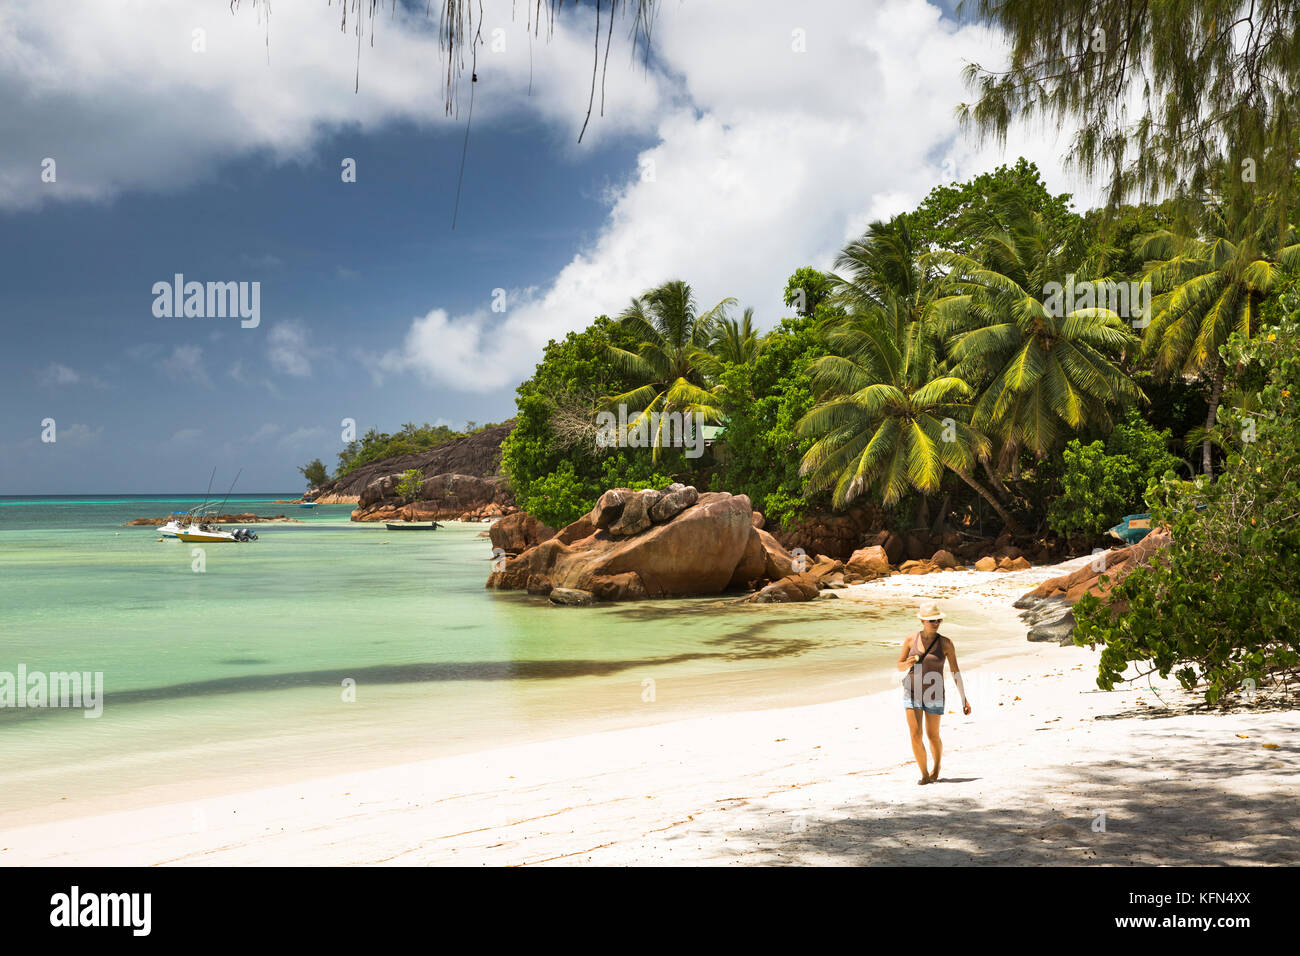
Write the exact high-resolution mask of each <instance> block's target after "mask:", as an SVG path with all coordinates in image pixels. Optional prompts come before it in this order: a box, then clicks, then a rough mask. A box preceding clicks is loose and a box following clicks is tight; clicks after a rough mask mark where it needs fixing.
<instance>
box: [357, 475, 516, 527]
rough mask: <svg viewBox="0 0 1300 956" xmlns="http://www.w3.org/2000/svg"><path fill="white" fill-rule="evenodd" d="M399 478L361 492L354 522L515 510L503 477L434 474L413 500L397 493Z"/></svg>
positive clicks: (388, 477) (431, 518) (493, 514)
mask: <svg viewBox="0 0 1300 956" xmlns="http://www.w3.org/2000/svg"><path fill="white" fill-rule="evenodd" d="M400 481H401V475H384V476H382V477H380V478H376V479H375V480H374V481H372V482H371V483H370V484H368V485H366V487H365V488H363V489H362V490H361V495H360V497H359V500H358V502H357V507H356V510H354V511H353V512H352V520H353V521H439V520H443V519H451V518H461V517H464V516H465V515H466V514H467V513H469V514H473V515H478V516H483V517H496V516H500V515H505V514H510V513H512V512H514V511H517V510H518V509H517V508H516V507H515V504H514V498H513V496H512V495H511V494H510V491H509V489H508V488H507V487H506V483H505V479H504V478H479V477H477V476H476V475H456V474H449V475H434V476H433V477H431V478H426V479H424V481H423V482H421V483H420V492H419V494H418V495H417V496H416V498H415V499H414V500H411V501H408V500H407V499H405V498H403V497H401V496H399V495H398V494H397V485H398V482H400Z"/></svg>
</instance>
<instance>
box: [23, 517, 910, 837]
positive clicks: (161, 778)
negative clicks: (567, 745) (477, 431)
mask: <svg viewBox="0 0 1300 956" xmlns="http://www.w3.org/2000/svg"><path fill="white" fill-rule="evenodd" d="M277 497H278V498H287V497H292V495H291V494H283V495H271V496H262V497H254V496H239V497H234V498H231V500H230V501H229V502H228V503H227V505H226V507H225V508H224V509H223V510H225V511H227V512H241V511H255V512H257V513H259V514H280V513H283V514H286V515H288V516H290V517H294V518H297V519H299V520H300V523H293V524H258V525H255V526H253V527H254V529H255V530H256V532H257V534H258V535H259V536H260V540H258V541H256V542H251V543H247V544H239V543H236V544H211V545H207V546H205V548H204V552H205V553H204V561H205V569H204V570H203V571H202V572H201V573H199V572H196V571H195V570H194V566H193V565H194V561H195V556H194V554H193V553H192V549H193V548H194V547H195V546H194V545H189V544H184V543H181V542H178V541H176V540H175V539H166V540H163V541H160V540H158V536H157V533H156V531H155V530H154V529H153V528H149V527H131V528H128V527H123V524H124V522H126V521H128V520H130V519H132V518H137V517H145V516H163V515H166V514H167V513H168V512H170V511H173V510H183V509H185V508H187V507H190V506H191V505H192V504H194V503H197V500H198V499H201V498H202V495H199V496H196V497H195V498H192V499H191V498H177V497H169V498H163V497H156V498H147V497H142V496H136V497H131V496H118V497H103V498H94V497H81V498H70V497H68V498H42V499H38V498H0V674H2V673H3V672H9V673H16V672H17V670H18V667H19V665H25V667H26V669H27V672H28V673H32V672H34V671H43V672H50V671H78V672H102V674H103V680H104V703H103V714H102V716H100V717H98V718H93V719H88V718H86V717H85V716H84V715H83V713H82V712H81V711H79V710H64V709H51V708H45V709H31V708H27V709H18V708H13V707H10V708H0V752H3V754H4V760H3V761H2V762H0V825H13V824H16V823H21V822H35V821H37V820H40V819H47V818H51V817H55V816H60V815H69V814H71V813H73V812H74V811H80V812H84V811H87V810H90V809H102V808H120V807H125V806H129V805H143V804H146V803H148V802H151V801H160V800H165V799H171V798H173V797H174V796H176V795H177V794H181V793H193V792H195V791H196V790H198V791H202V792H216V791H219V790H229V789H239V788H243V787H247V786H256V785H261V784H270V783H276V782H281V781H287V780H291V779H294V778H295V777H300V776H304V775H310V774H315V773H331V772H339V771H341V770H344V769H351V768H356V767H368V766H378V765H384V764H388V763H395V762H398V761H402V760H409V759H421V758H427V757H433V756H439V755H443V754H447V753H454V752H461V751H466V750H473V749H478V748H484V747H489V746H497V745H505V744H513V743H519V742H523V741H526V740H535V739H542V738H546V737H550V736H558V735H563V734H569V733H574V732H586V731H591V730H600V729H613V728H615V727H622V726H630V725H634V724H645V723H653V722H657V721H663V720H669V719H674V718H677V717H682V716H688V715H694V714H699V713H707V712H716V711H718V710H725V709H733V710H740V709H749V708H753V707H763V706H774V705H784V704H792V703H803V702H812V701H814V700H819V699H832V698H835V697H846V696H850V695H851V694H854V693H862V692H864V691H866V690H874V689H881V688H883V687H885V686H888V685H889V683H890V682H892V681H893V680H895V679H896V678H895V676H894V674H893V666H892V662H893V660H894V659H895V656H896V654H897V650H896V647H897V643H896V642H897V640H898V638H899V637H900V636H901V635H902V634H904V633H906V632H907V630H909V629H910V627H911V626H912V622H913V620H914V618H913V617H912V615H913V614H914V611H913V610H912V609H911V608H910V607H903V606H899V605H882V606H881V607H879V608H869V609H865V610H864V608H863V606H862V605H859V604H855V605H853V606H837V605H847V602H836V601H828V600H823V601H818V602H814V603H813V604H807V605H765V606H759V605H747V604H744V603H743V602H738V601H737V600H736V599H735V598H734V597H725V598H707V599H691V600H672V601H654V602H643V603H634V604H623V605H610V606H596V607H591V608H560V607H553V606H551V605H549V604H548V603H547V602H546V601H545V600H542V599H538V598H533V597H529V596H527V595H522V594H512V593H500V592H495V591H487V590H485V589H484V586H483V584H484V580H485V578H486V576H487V574H488V572H489V570H490V558H491V550H490V544H489V543H488V541H487V540H486V539H485V538H483V537H480V536H479V535H480V533H481V532H483V531H484V530H485V528H486V525H478V524H458V523H448V524H447V525H446V527H444V528H443V529H442V530H438V531H434V532H390V531H387V530H386V529H385V528H384V527H383V525H382V524H368V523H354V522H351V521H349V520H348V516H349V514H350V511H351V506H346V505H335V506H330V505H321V506H318V507H317V508H316V509H314V510H306V509H300V508H298V507H297V506H296V505H277V504H273V503H272V499H274V498H277ZM891 641H892V642H894V643H893V646H892V647H889V646H884V645H885V644H887V643H888V642H891ZM347 681H353V682H355V684H354V689H355V699H354V700H348V699H345V698H346V697H347V696H348V693H347V690H348V689H347V686H346V684H345V682H347Z"/></svg>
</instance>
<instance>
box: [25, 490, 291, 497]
mask: <svg viewBox="0 0 1300 956" xmlns="http://www.w3.org/2000/svg"><path fill="white" fill-rule="evenodd" d="M305 494H307V492H305V491H241V492H240V493H239V494H237V495H233V494H232V495H230V496H229V497H231V498H265V497H268V496H271V495H278V496H280V497H286V498H289V497H292V498H301V497H302V496H303V495H305ZM204 497H208V498H210V497H212V496H211V494H207V495H205V494H204V493H203V492H201V491H87V492H78V491H66V492H60V493H58V494H54V493H51V492H44V491H28V492H21V491H20V492H13V493H9V492H5V493H0V498H204ZM222 497H226V496H225V495H223V496H222Z"/></svg>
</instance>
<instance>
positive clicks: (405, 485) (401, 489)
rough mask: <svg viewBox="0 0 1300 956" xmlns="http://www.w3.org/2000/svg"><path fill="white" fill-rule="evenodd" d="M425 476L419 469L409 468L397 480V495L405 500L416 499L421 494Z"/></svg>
mask: <svg viewBox="0 0 1300 956" xmlns="http://www.w3.org/2000/svg"><path fill="white" fill-rule="evenodd" d="M423 481H424V474H423V473H422V472H421V471H420V469H419V468H408V469H407V470H406V471H404V472H402V474H401V475H400V476H399V477H398V479H397V493H398V494H399V495H401V496H402V497H403V498H414V497H416V496H417V495H419V493H420V484H421V483H422V482H423Z"/></svg>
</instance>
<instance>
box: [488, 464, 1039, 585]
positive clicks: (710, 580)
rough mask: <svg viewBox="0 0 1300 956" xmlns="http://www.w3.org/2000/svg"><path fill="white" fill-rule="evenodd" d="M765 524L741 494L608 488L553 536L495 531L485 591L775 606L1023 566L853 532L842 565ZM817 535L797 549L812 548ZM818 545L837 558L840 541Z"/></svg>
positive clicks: (519, 519) (935, 542) (1013, 554)
mask: <svg viewBox="0 0 1300 956" xmlns="http://www.w3.org/2000/svg"><path fill="white" fill-rule="evenodd" d="M865 513H866V512H865V511H863V514H865ZM848 520H849V521H850V522H852V523H854V524H857V523H859V522H861V521H862V520H863V519H862V517H861V515H854V516H849V517H848ZM764 524H765V522H764V519H763V515H762V514H761V513H760V512H757V511H755V510H754V508H753V505H752V504H751V502H750V500H749V498H748V497H747V496H745V495H732V494H728V493H726V492H700V491H698V490H697V489H696V488H694V487H691V486H689V485H681V484H673V485H669V486H668V487H667V488H663V489H640V490H635V489H631V488H614V489H611V490H609V491H607V492H605V493H604V494H603V495H602V496H601V497H600V499H599V501H597V502H596V505H595V507H594V508H592V510H591V511H590V512H589V513H588V514H586V515H583V516H582V517H581V518H579V519H578V520H577V521H574V522H573V523H571V524H569V525H566V526H565V527H564V528H561V529H558V530H557V529H555V528H551V527H548V526H547V525H545V524H543V523H542V522H540V521H538V520H537V519H536V518H535V517H533V516H532V515H529V514H525V513H522V512H517V513H515V514H512V515H509V516H507V517H503V518H502V519H501V520H499V521H497V522H495V523H494V524H493V525H492V526H491V528H489V536H490V538H491V540H492V546H493V548H494V549H495V550H496V553H497V555H498V558H499V562H498V566H497V568H496V569H495V570H494V571H493V572H492V573H491V575H490V576H489V577H488V581H487V587H489V588H496V589H500V590H521V591H528V592H529V593H531V594H536V595H545V596H549V597H550V599H551V600H552V601H553V602H554V603H558V604H588V603H591V602H592V601H619V600H632V599H639V598H654V597H679V596H689V595H709V594H722V593H726V592H749V593H750V596H749V600H750V601H753V602H755V603H777V602H787V601H807V600H811V599H813V598H816V597H818V596H819V594H820V593H821V592H822V591H826V590H831V591H834V590H838V589H840V588H844V587H848V586H850V585H854V584H862V583H865V582H866V581H870V580H873V579H874V578H877V577H883V576H886V575H890V574H929V573H932V572H937V571H945V570H956V569H962V568H965V567H973V568H975V569H977V570H981V571H1006V572H1012V571H1018V570H1022V569H1025V568H1028V567H1030V566H1031V562H1030V559H1029V557H1028V556H1027V555H1026V554H1025V553H1024V552H1023V551H1022V550H1021V549H1020V548H1019V547H1017V546H1016V545H1015V544H1013V543H1012V542H1011V539H1010V537H1009V536H1004V537H1001V538H998V539H994V540H989V539H968V538H966V537H963V536H962V535H960V534H956V533H952V534H948V535H942V536H934V535H929V534H920V533H918V534H898V533H896V532H894V531H890V530H883V529H878V530H875V531H874V532H871V533H869V532H868V531H867V530H866V529H860V530H859V531H858V533H857V537H856V540H855V542H854V543H855V544H856V547H854V548H852V549H851V550H850V551H849V553H848V555H847V560H845V559H843V558H839V557H836V556H835V555H833V554H826V553H818V552H815V551H813V550H811V548H805V547H803V546H802V545H793V546H791V547H789V548H787V547H786V545H785V544H783V542H782V540H780V538H779V537H778V536H777V535H774V534H771V533H769V532H768V531H766V530H764ZM822 525H823V526H825V522H822ZM812 527H814V528H815V527H816V526H812ZM818 533H820V532H817V531H815V530H814V531H813V536H807V535H806V533H805V535H804V536H797V537H795V538H794V539H793V540H802V541H804V542H806V543H807V544H809V545H811V544H813V543H814V540H815V535H816V534H818ZM823 537H824V539H825V540H832V539H834V540H833V547H834V548H835V549H836V550H841V551H842V550H843V547H842V545H841V544H840V543H839V536H838V535H835V534H832V535H824V536H823Z"/></svg>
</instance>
